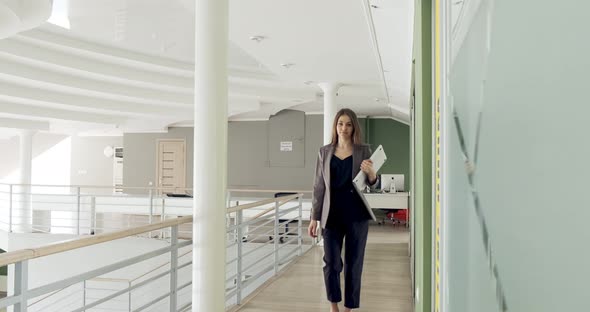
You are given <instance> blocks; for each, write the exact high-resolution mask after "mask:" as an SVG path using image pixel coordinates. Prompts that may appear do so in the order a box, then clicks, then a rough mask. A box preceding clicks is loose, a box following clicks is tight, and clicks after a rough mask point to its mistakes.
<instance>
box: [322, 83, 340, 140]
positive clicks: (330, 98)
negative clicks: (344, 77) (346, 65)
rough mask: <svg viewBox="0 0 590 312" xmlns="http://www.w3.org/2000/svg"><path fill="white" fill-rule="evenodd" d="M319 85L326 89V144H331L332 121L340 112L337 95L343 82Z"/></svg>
mask: <svg viewBox="0 0 590 312" xmlns="http://www.w3.org/2000/svg"><path fill="white" fill-rule="evenodd" d="M318 85H319V86H320V88H322V91H324V144H330V142H331V141H332V123H333V122H334V116H336V113H337V112H338V105H336V96H337V93H338V89H340V86H341V84H338V83H331V82H322V83H319V84H318Z"/></svg>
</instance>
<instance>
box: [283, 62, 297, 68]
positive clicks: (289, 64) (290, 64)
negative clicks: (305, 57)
mask: <svg viewBox="0 0 590 312" xmlns="http://www.w3.org/2000/svg"><path fill="white" fill-rule="evenodd" d="M294 65H295V64H293V63H282V64H281V66H283V67H285V68H286V69H289V68H291V67H292V66H294Z"/></svg>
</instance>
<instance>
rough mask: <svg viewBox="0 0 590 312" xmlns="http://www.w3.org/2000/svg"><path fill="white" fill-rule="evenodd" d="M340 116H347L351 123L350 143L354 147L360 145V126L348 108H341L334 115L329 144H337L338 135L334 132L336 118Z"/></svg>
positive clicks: (353, 113) (336, 122)
mask: <svg viewBox="0 0 590 312" xmlns="http://www.w3.org/2000/svg"><path fill="white" fill-rule="evenodd" d="M342 115H346V116H348V118H350V121H351V122H352V143H353V144H355V145H356V144H362V143H363V142H362V139H361V126H360V124H359V120H358V118H357V117H356V114H355V112H354V111H353V110H352V109H350V108H343V109H341V110H339V111H338V113H336V117H334V124H333V125H332V142H331V143H330V144H332V145H336V144H338V133H337V131H336V127H337V126H338V118H340V117H341V116H342Z"/></svg>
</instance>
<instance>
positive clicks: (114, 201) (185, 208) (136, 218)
mask: <svg viewBox="0 0 590 312" xmlns="http://www.w3.org/2000/svg"><path fill="white" fill-rule="evenodd" d="M116 190H117V188H115V187H111V186H92V185H87V186H80V185H25V184H1V183H0V230H4V231H7V232H17V233H18V232H21V233H22V232H42V233H59V234H75V235H83V234H99V233H106V232H109V231H114V230H120V229H125V228H131V227H135V226H139V225H145V224H151V223H153V222H155V221H161V220H165V219H166V218H168V217H172V218H174V217H176V216H184V215H192V199H191V198H183V197H169V196H168V195H166V194H163V193H162V192H163V191H165V190H166V191H168V190H171V189H170V188H166V189H162V188H156V187H123V190H124V191H126V192H128V193H119V192H116ZM173 192H183V193H184V194H186V195H187V196H189V197H190V195H189V194H188V193H189V189H185V188H176V189H173ZM181 234H182V233H181Z"/></svg>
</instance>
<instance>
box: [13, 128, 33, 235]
mask: <svg viewBox="0 0 590 312" xmlns="http://www.w3.org/2000/svg"><path fill="white" fill-rule="evenodd" d="M33 135H35V131H32V130H22V131H21V132H20V133H19V137H20V144H19V151H20V153H19V169H20V180H19V184H23V185H21V186H18V187H16V192H17V194H19V195H18V196H17V197H16V198H18V203H16V204H15V205H13V209H14V210H13V211H12V218H13V222H14V224H15V225H14V226H13V229H14V231H15V232H19V233H28V232H32V231H33V229H32V224H33V206H32V205H31V195H30V193H31V186H30V184H31V180H32V178H31V177H32V172H33Z"/></svg>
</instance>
